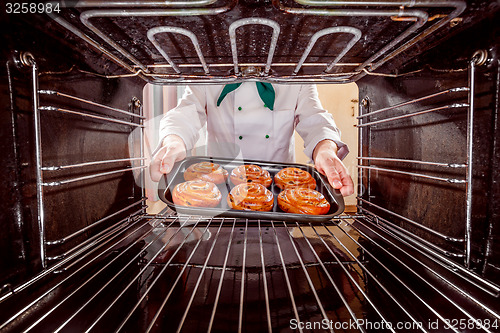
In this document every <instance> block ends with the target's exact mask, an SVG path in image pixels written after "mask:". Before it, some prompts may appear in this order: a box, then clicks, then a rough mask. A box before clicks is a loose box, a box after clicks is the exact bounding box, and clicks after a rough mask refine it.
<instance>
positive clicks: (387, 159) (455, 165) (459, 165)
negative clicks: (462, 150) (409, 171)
mask: <svg viewBox="0 0 500 333" xmlns="http://www.w3.org/2000/svg"><path fill="white" fill-rule="evenodd" d="M356 158H357V159H358V160H370V161H383V162H399V163H414V164H424V165H433V166H440V167H446V168H466V167H467V164H463V163H439V162H429V161H419V160H409V159H403V158H390V157H356Z"/></svg>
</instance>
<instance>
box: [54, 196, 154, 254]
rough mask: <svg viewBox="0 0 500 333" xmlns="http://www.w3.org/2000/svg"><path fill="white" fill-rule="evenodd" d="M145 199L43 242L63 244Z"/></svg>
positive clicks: (142, 203)
mask: <svg viewBox="0 0 500 333" xmlns="http://www.w3.org/2000/svg"><path fill="white" fill-rule="evenodd" d="M145 201H146V199H141V200H139V201H137V202H134V203H132V204H130V205H128V206H127V207H125V208H123V209H120V210H119V211H116V212H114V213H112V214H110V215H108V216H106V217H104V218H102V219H100V220H97V221H95V222H93V223H92V224H90V225H88V226H86V227H85V228H82V229H79V230H77V231H75V232H74V233H72V234H70V235H68V236H64V237H63V238H60V239H57V240H53V241H45V244H46V245H49V246H50V245H59V244H64V243H66V242H67V241H69V240H70V239H72V238H74V237H76V236H78V235H81V234H82V233H84V232H87V231H88V230H89V229H92V228H94V227H96V226H98V225H99V224H101V223H103V222H105V221H107V220H109V219H111V218H113V217H115V216H117V215H118V214H121V213H123V212H125V211H127V210H129V209H130V208H132V207H134V206H137V205H139V204H141V205H144V203H145Z"/></svg>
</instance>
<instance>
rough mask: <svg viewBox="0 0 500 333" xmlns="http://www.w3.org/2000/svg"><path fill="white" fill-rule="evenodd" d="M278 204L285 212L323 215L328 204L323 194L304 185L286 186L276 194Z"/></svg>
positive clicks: (326, 210)
mask: <svg viewBox="0 0 500 333" xmlns="http://www.w3.org/2000/svg"><path fill="white" fill-rule="evenodd" d="M278 206H279V207H280V208H281V210H283V211H284V212H286V213H295V214H310V215H324V214H326V213H328V211H329V210H330V204H329V203H328V201H327V200H326V199H325V197H324V195H323V194H321V193H319V192H318V191H315V190H311V189H309V188H305V187H298V188H297V187H296V188H287V189H286V190H284V191H281V192H280V194H279V195H278Z"/></svg>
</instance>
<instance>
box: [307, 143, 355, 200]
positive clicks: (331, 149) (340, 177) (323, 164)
mask: <svg viewBox="0 0 500 333" xmlns="http://www.w3.org/2000/svg"><path fill="white" fill-rule="evenodd" d="M337 149H338V148H337V145H336V144H335V142H333V141H331V140H323V141H320V142H319V143H318V144H317V145H316V147H315V148H314V152H313V160H314V165H315V166H316V169H318V171H319V172H321V173H322V174H323V175H325V176H326V178H328V182H329V183H330V185H332V187H333V188H335V189H338V190H340V193H342V195H343V196H344V197H346V196H348V195H351V194H353V193H354V184H353V182H352V178H351V176H350V175H349V172H348V171H347V169H346V167H345V165H344V163H342V161H341V160H340V159H339V158H338V156H337Z"/></svg>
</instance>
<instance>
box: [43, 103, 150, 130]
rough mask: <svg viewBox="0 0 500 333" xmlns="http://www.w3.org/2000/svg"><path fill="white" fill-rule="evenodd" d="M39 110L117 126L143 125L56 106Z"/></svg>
mask: <svg viewBox="0 0 500 333" xmlns="http://www.w3.org/2000/svg"><path fill="white" fill-rule="evenodd" d="M38 109H39V110H42V111H57V112H63V113H68V114H73V115H77V116H82V117H87V118H93V119H99V120H104V121H109V122H112V123H117V124H123V125H129V126H135V127H142V126H143V125H141V124H137V123H133V122H130V121H125V120H119V119H114V118H109V117H103V116H97V115H93V114H89V113H85V112H80V111H75V110H70V109H65V108H59V107H56V106H40V107H39V108H38Z"/></svg>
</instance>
